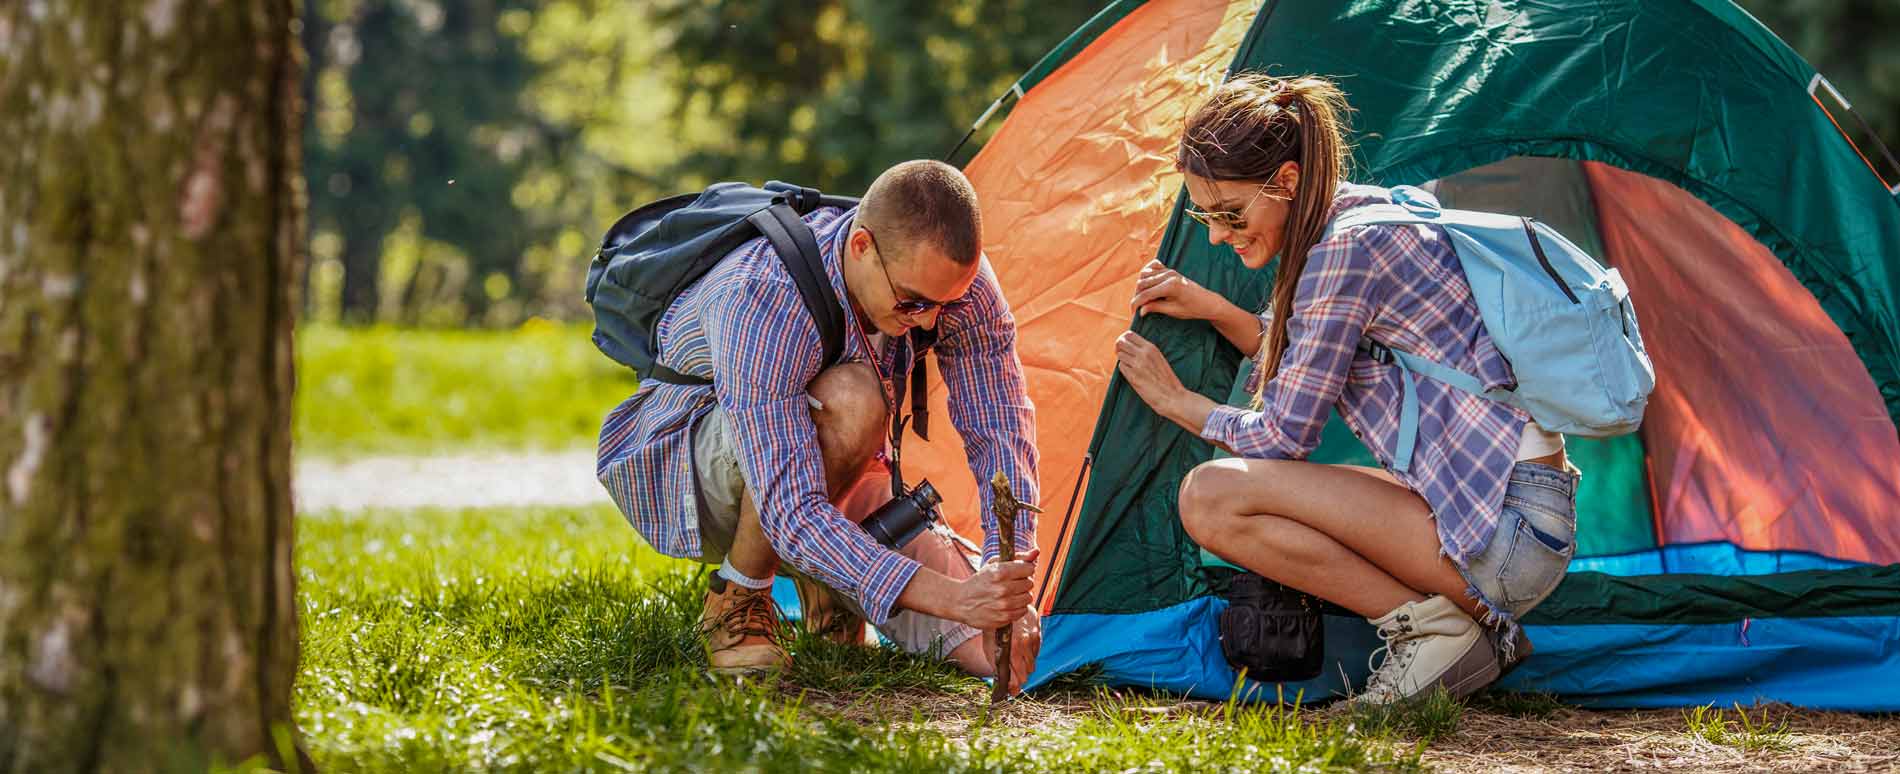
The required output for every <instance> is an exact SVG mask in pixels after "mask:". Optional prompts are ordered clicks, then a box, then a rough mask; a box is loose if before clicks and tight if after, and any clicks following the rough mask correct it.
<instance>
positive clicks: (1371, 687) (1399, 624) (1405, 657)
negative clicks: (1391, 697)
mask: <svg viewBox="0 0 1900 774" xmlns="http://www.w3.org/2000/svg"><path fill="white" fill-rule="evenodd" d="M1378 633H1379V639H1380V640H1382V641H1384V642H1385V644H1384V645H1380V646H1379V647H1377V648H1374V649H1373V650H1372V653H1371V654H1370V655H1368V656H1366V668H1367V669H1370V670H1372V676H1371V677H1370V678H1368V679H1367V680H1366V690H1365V692H1366V694H1367V695H1372V696H1383V695H1385V694H1386V693H1389V692H1392V691H1394V690H1397V688H1398V686H1397V681H1398V678H1399V675H1401V674H1403V673H1404V672H1405V665H1406V664H1407V663H1408V662H1410V661H1411V660H1412V651H1413V647H1412V646H1413V645H1414V644H1415V643H1414V642H1413V641H1412V638H1410V637H1405V635H1407V634H1411V633H1412V616H1411V615H1409V614H1408V615H1400V616H1399V617H1398V618H1397V619H1396V620H1394V621H1393V622H1392V623H1389V624H1386V625H1384V626H1381V627H1379V630H1378ZM1382 657H1383V658H1382Z"/></svg>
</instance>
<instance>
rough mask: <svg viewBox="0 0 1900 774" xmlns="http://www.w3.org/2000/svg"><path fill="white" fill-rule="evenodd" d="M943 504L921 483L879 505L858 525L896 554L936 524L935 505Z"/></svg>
mask: <svg viewBox="0 0 1900 774" xmlns="http://www.w3.org/2000/svg"><path fill="white" fill-rule="evenodd" d="M942 502H943V495H940V494H937V490H936V488H935V487H932V486H931V485H930V482H929V481H928V480H926V481H920V482H918V483H917V488H915V489H912V490H910V491H909V492H906V493H904V494H901V495H898V496H897V497H894V498H892V499H891V501H890V502H888V503H885V504H883V505H881V506H878V509H877V510H876V511H873V512H872V513H871V515H869V516H866V517H865V518H864V521H863V522H862V524H860V526H862V527H864V531H865V532H869V533H871V539H873V540H876V541H877V542H878V543H880V544H882V545H883V546H884V547H885V548H888V549H891V550H892V551H896V550H898V549H901V548H903V547H904V546H906V545H909V544H910V541H912V540H914V539H916V537H917V536H918V535H920V534H923V531H924V530H925V529H928V528H929V527H930V525H931V524H934V523H936V521H937V506H938V505H939V504H941V503H942Z"/></svg>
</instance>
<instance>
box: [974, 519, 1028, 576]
mask: <svg viewBox="0 0 1900 774" xmlns="http://www.w3.org/2000/svg"><path fill="white" fill-rule="evenodd" d="M1035 517H1036V514H1035V513H1033V512H1031V511H1023V512H1022V513H1021V514H1020V515H1018V516H1017V517H1016V558H1018V559H1021V558H1022V557H1024V556H1026V555H1028V553H1029V552H1030V551H1032V550H1034V549H1035V548H1036V518H1035ZM1002 554H1003V539H1002V537H1001V536H1000V535H998V534H996V533H994V532H991V533H989V534H988V535H984V536H983V564H985V565H987V564H989V563H990V562H993V561H996V558H997V557H999V556H1001V555H1002Z"/></svg>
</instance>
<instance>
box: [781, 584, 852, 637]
mask: <svg viewBox="0 0 1900 774" xmlns="http://www.w3.org/2000/svg"><path fill="white" fill-rule="evenodd" d="M792 586H793V587H794V588H796V589H798V607H799V609H800V610H801V611H802V612H803V613H804V615H803V618H804V622H805V628H806V630H808V631H811V632H813V633H815V634H817V635H818V636H820V637H823V638H825V639H827V640H831V641H832V642H835V643H838V644H840V645H869V644H870V639H869V638H868V637H866V636H865V634H864V619H863V618H862V617H860V616H859V615H858V614H857V613H853V612H851V610H850V609H849V608H846V607H845V606H844V605H843V604H842V603H840V602H839V601H838V595H837V593H835V592H833V591H832V590H831V589H829V588H826V587H825V586H824V584H821V583H819V582H818V581H815V580H812V579H810V578H807V577H804V576H802V575H794V576H792Z"/></svg>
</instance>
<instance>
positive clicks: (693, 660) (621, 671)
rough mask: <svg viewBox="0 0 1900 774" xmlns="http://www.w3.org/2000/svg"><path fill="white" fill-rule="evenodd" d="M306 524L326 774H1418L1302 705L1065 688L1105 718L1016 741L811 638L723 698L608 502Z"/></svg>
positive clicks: (928, 690)
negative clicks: (1138, 700)
mask: <svg viewBox="0 0 1900 774" xmlns="http://www.w3.org/2000/svg"><path fill="white" fill-rule="evenodd" d="M298 529H299V536H298V538H299V539H298V556H297V559H298V563H297V568H298V569H297V572H298V582H299V596H300V599H301V603H302V606H303V611H302V612H303V615H302V626H303V652H302V657H303V663H302V670H301V673H300V676H299V680H298V686H297V720H298V724H299V727H300V729H301V731H302V734H303V739H304V743H305V745H306V747H307V749H309V751H310V752H311V754H312V755H313V756H314V758H315V759H316V762H317V763H318V765H319V766H320V767H321V768H322V770H325V771H391V772H394V771H402V772H412V771H413V772H431V771H467V770H489V771H620V770H642V771H645V770H658V771H683V770H704V771H726V770H755V771H779V770H828V771H872V770H877V771H883V770H913V771H1002V772H1007V771H1103V770H1133V769H1138V770H1143V771H1149V770H1167V771H1198V770H1249V771H1253V770H1269V771H1295V770H1302V771H1357V770H1366V769H1385V770H1414V769H1417V768H1418V767H1419V763H1418V760H1417V758H1416V752H1412V753H1411V754H1410V756H1409V757H1408V756H1407V755H1402V754H1400V753H1398V752H1396V750H1397V748H1398V746H1397V745H1394V744H1390V743H1387V742H1386V740H1385V739H1384V738H1383V737H1382V736H1381V735H1379V734H1378V733H1368V732H1366V731H1363V730H1361V731H1354V730H1350V729H1349V728H1348V727H1347V726H1346V725H1345V724H1344V723H1343V722H1341V721H1332V722H1315V721H1314V720H1312V719H1311V718H1309V717H1306V716H1304V715H1303V714H1302V711H1301V710H1300V709H1298V708H1297V707H1290V706H1277V705H1254V706H1247V705H1240V706H1234V705H1231V704H1230V705H1226V706H1221V705H1215V706H1213V707H1208V706H1207V705H1200V706H1199V707H1198V708H1192V707H1191V708H1188V709H1184V710H1182V711H1179V712H1170V713H1167V714H1165V715H1161V716H1156V715H1153V714H1150V713H1144V712H1131V711H1129V709H1130V707H1131V706H1132V705H1131V704H1130V702H1131V701H1133V699H1131V698H1129V697H1130V696H1138V695H1140V694H1131V693H1125V692H1124V693H1115V692H1111V691H1109V690H1108V689H1106V688H1101V687H1090V686H1087V685H1086V684H1085V683H1082V682H1080V681H1077V682H1075V683H1072V684H1071V685H1070V686H1069V688H1068V689H1067V690H1069V691H1071V692H1074V691H1082V690H1088V691H1090V692H1091V695H1092V696H1093V697H1094V698H1093V699H1092V700H1090V701H1087V702H1085V703H1082V706H1083V707H1085V708H1088V709H1085V710H1082V711H1079V712H1077V713H1076V714H1075V715H1073V716H1071V717H1070V718H1067V719H1066V720H1065V721H1064V722H1060V723H1044V724H1038V725H1036V726H1030V727H1018V726H1013V725H1011V724H1010V722H1009V718H1008V715H1009V713H1007V712H1005V713H1003V714H1002V715H998V716H991V715H989V714H988V713H987V712H985V711H984V710H982V709H981V706H982V701H981V697H982V696H983V695H984V694H985V693H986V691H987V689H986V688H985V686H984V684H983V683H982V682H981V681H978V680H975V679H973V678H970V677H967V676H965V675H962V674H961V673H958V672H956V671H955V670H953V669H950V668H948V667H946V666H943V665H942V664H940V663H937V662H933V661H930V660H926V659H920V658H915V657H911V656H907V655H904V654H901V653H897V652H895V651H892V650H887V649H875V648H850V647H845V646H839V645H835V644H832V643H829V642H825V641H822V640H818V639H816V638H813V637H809V636H804V635H802V634H801V635H798V636H794V637H793V638H792V641H791V643H790V646H789V647H790V649H791V650H792V653H793V657H794V667H793V669H792V670H790V672H789V673H788V674H787V675H785V676H784V677H783V678H782V679H780V680H778V681H777V682H776V683H758V682H754V683H732V682H728V681H714V680H712V679H711V678H709V677H707V676H706V675H705V674H704V673H703V671H702V667H703V663H704V662H703V658H704V657H703V655H702V651H701V650H700V646H699V643H698V641H697V639H696V638H695V637H694V636H693V635H692V634H691V626H692V624H693V622H694V620H695V619H696V617H697V614H698V609H699V603H700V598H701V594H702V593H703V592H702V589H703V585H702V584H703V577H704V576H703V574H702V573H703V571H702V570H700V569H699V568H698V567H697V566H694V565H690V564H687V563H683V562H679V561H675V560H670V559H665V558H663V557H660V556H657V555H656V554H654V553H653V552H652V551H651V550H649V549H646V548H645V547H643V546H642V545H640V544H639V543H638V542H637V540H636V538H635V537H634V534H633V531H632V530H631V529H629V528H628V527H627V526H626V524H625V522H624V521H622V520H621V518H620V516H619V515H618V514H617V513H615V512H614V511H613V510H612V509H611V508H580V509H547V508H530V509H493V510H425V511H414V512H367V513H358V514H351V515H342V514H337V513H323V514H314V515H309V516H304V517H301V518H300V520H299V526H298ZM946 708H947V709H946ZM946 713H949V714H948V716H946ZM959 728H962V729H968V730H967V731H958V730H956V729H959Z"/></svg>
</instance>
